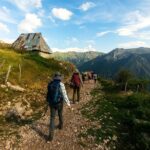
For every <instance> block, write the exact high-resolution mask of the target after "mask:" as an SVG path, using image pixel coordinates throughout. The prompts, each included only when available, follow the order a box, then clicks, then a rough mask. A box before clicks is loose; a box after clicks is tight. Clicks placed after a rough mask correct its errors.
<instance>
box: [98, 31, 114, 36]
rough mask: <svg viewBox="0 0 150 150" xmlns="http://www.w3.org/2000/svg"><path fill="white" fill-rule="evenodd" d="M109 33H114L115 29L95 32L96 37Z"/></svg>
mask: <svg viewBox="0 0 150 150" xmlns="http://www.w3.org/2000/svg"><path fill="white" fill-rule="evenodd" d="M109 33H115V31H103V32H99V33H97V34H96V35H97V37H102V36H104V35H106V34H109Z"/></svg>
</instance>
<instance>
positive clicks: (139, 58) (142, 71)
mask: <svg viewBox="0 0 150 150" xmlns="http://www.w3.org/2000/svg"><path fill="white" fill-rule="evenodd" d="M148 64H150V48H143V47H140V48H133V49H118V48H117V49H114V50H112V51H111V52H109V53H107V54H104V55H102V56H99V57H96V58H95V59H93V60H91V61H88V62H87V63H84V64H83V65H82V66H80V67H79V69H80V70H81V71H86V70H93V71H95V72H97V73H98V74H100V75H102V76H105V77H114V76H115V75H116V74H117V72H118V71H119V70H121V69H128V70H130V71H131V72H132V73H133V74H135V75H136V76H138V77H142V78H150V67H149V65H148Z"/></svg>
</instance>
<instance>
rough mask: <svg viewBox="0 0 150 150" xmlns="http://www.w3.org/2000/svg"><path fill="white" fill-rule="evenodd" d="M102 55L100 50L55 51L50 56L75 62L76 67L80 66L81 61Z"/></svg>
mask: <svg viewBox="0 0 150 150" xmlns="http://www.w3.org/2000/svg"><path fill="white" fill-rule="evenodd" d="M99 55H102V53H100V52H93V51H89V52H66V53H61V52H55V53H53V54H52V57H54V58H56V59H57V60H63V61H68V62H71V63H73V64H75V65H76V66H77V67H79V66H81V65H82V64H83V63H85V62H87V61H89V60H92V59H94V58H96V57H97V56H99Z"/></svg>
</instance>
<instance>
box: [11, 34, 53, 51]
mask: <svg viewBox="0 0 150 150" xmlns="http://www.w3.org/2000/svg"><path fill="white" fill-rule="evenodd" d="M12 47H13V48H14V49H16V50H26V51H40V52H45V53H52V50H51V49H50V48H49V46H48V45H47V43H46V42H45V40H44V38H43V37H42V34H41V33H26V34H25V33H22V34H21V35H20V36H19V37H18V39H17V40H16V41H15V42H14V43H13V44H12Z"/></svg>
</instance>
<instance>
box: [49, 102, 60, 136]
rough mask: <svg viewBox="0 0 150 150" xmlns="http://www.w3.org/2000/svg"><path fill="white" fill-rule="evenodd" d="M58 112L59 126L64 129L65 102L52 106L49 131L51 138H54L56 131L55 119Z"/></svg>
mask: <svg viewBox="0 0 150 150" xmlns="http://www.w3.org/2000/svg"><path fill="white" fill-rule="evenodd" d="M57 112H58V117H59V125H58V127H59V128H60V129H62V128H63V102H61V103H59V104H57V105H50V129H49V136H51V138H53V136H54V130H55V117H56V113H57Z"/></svg>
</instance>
